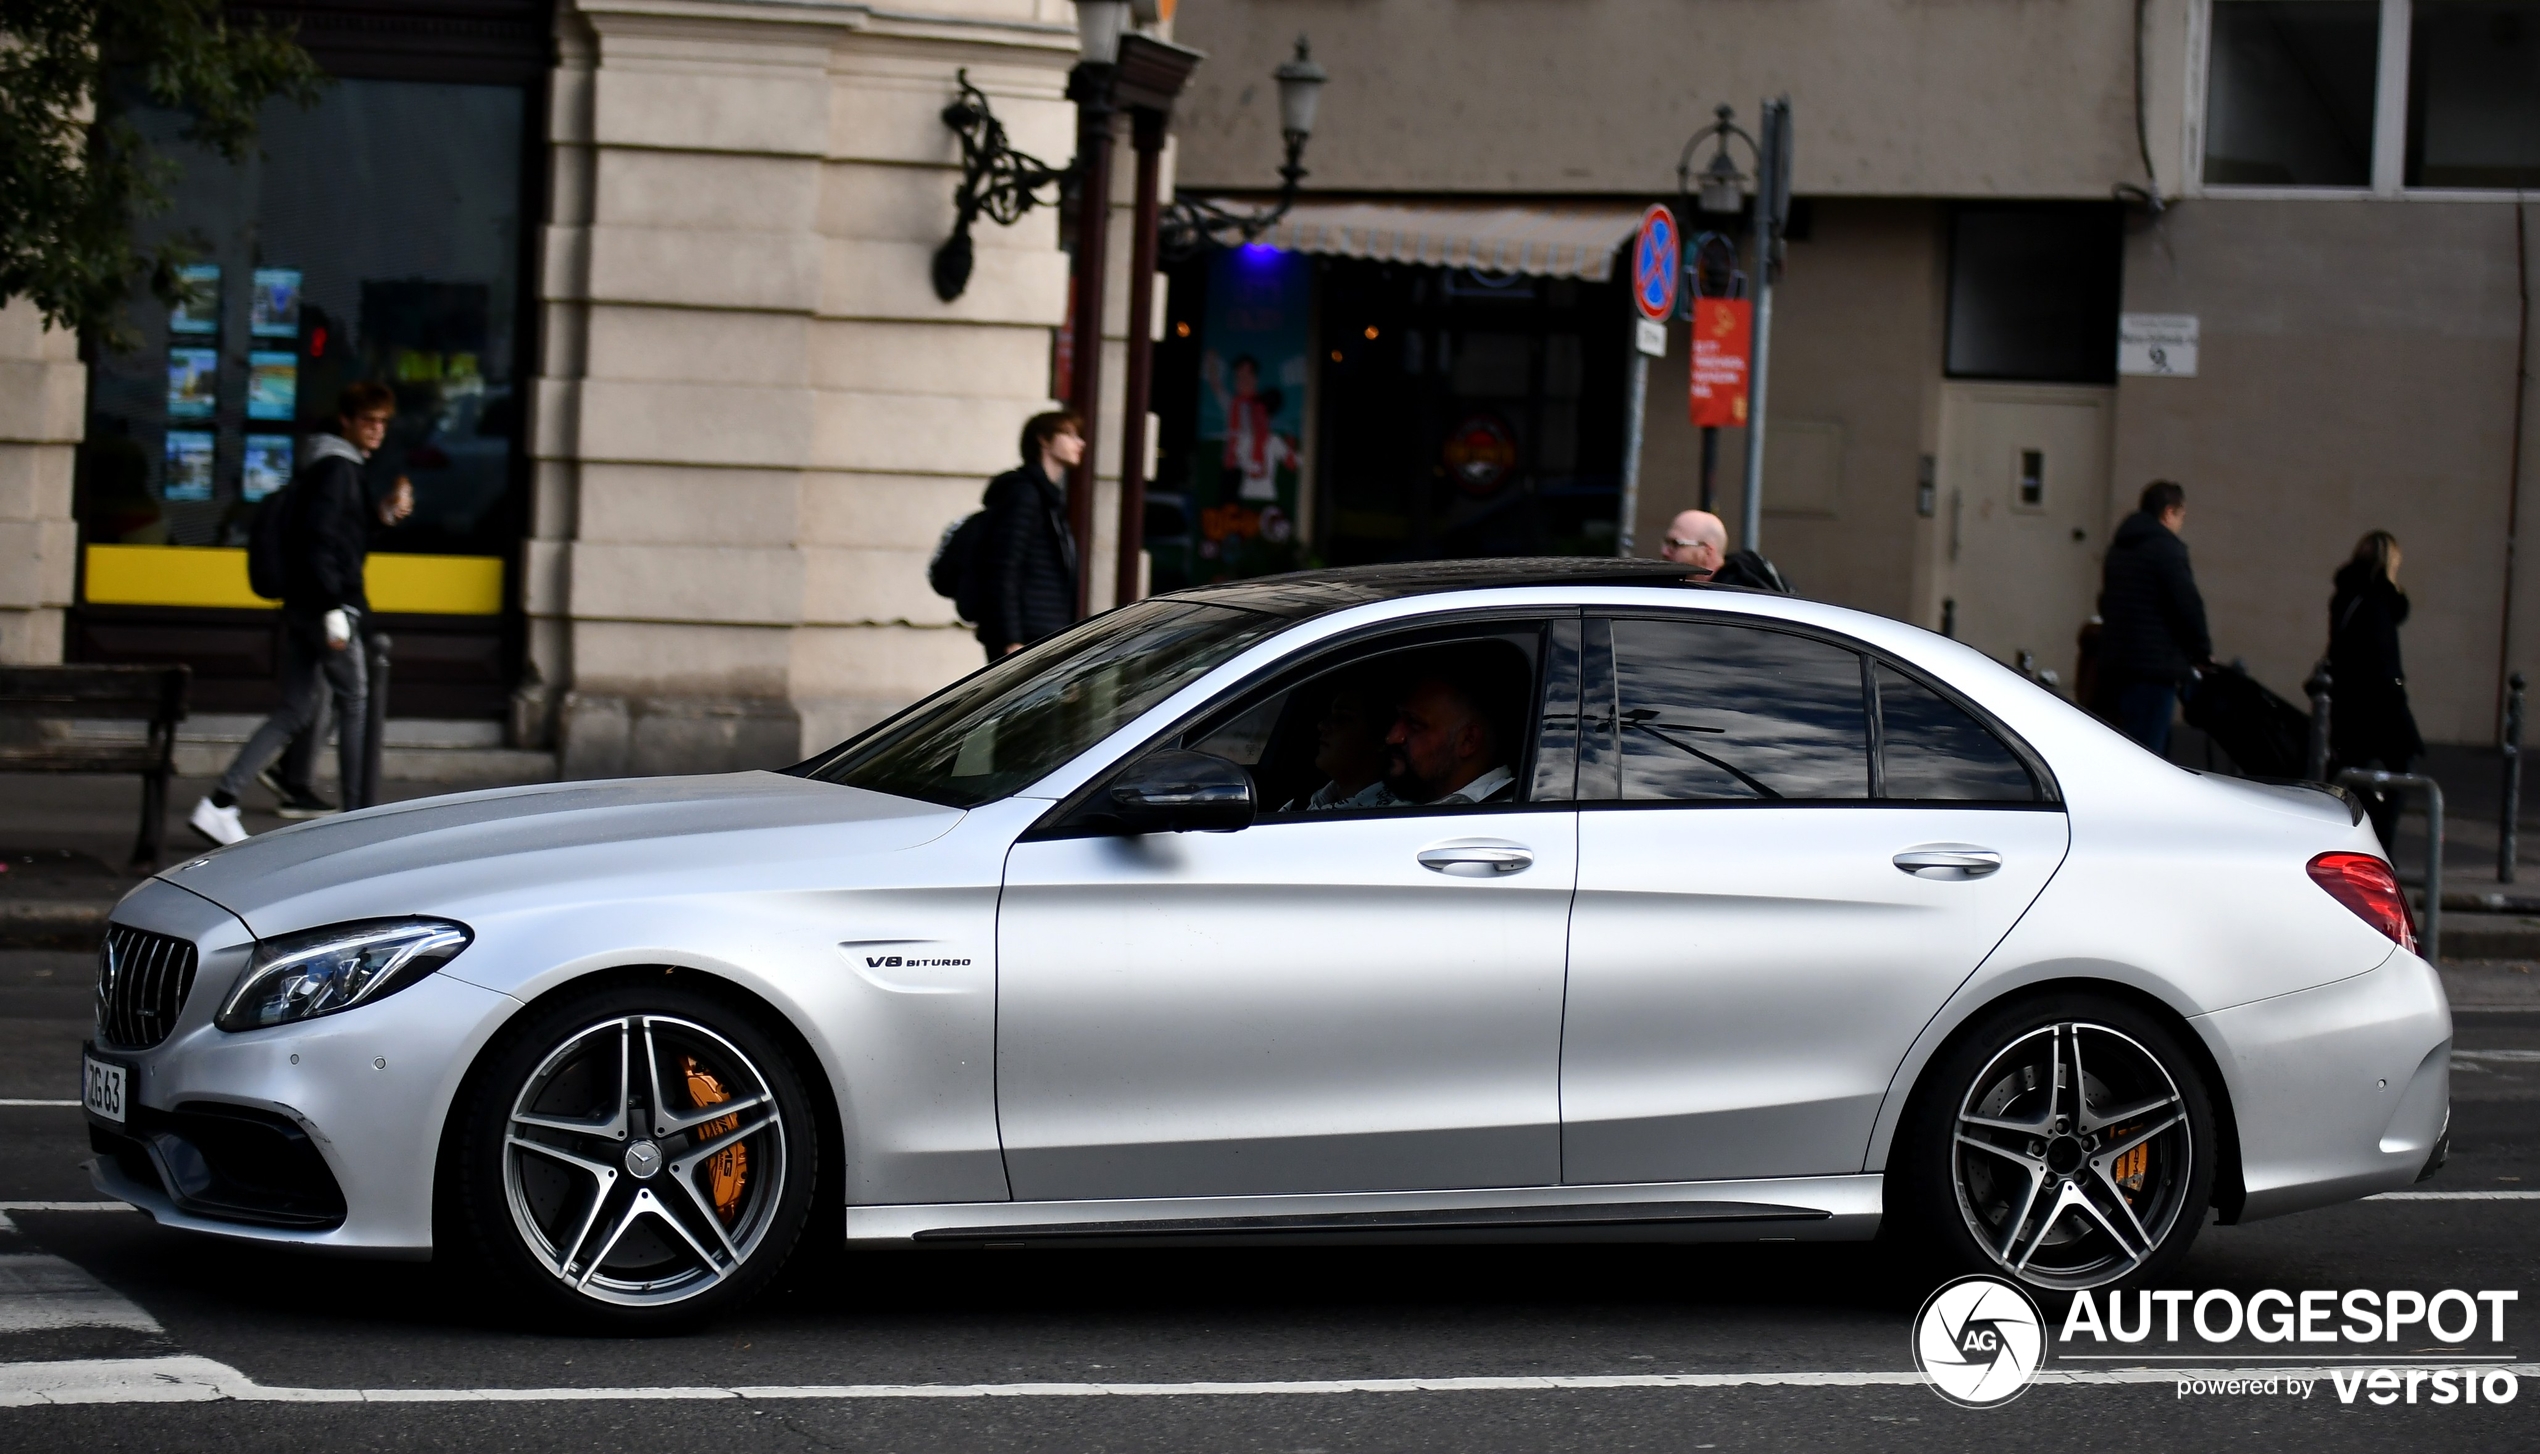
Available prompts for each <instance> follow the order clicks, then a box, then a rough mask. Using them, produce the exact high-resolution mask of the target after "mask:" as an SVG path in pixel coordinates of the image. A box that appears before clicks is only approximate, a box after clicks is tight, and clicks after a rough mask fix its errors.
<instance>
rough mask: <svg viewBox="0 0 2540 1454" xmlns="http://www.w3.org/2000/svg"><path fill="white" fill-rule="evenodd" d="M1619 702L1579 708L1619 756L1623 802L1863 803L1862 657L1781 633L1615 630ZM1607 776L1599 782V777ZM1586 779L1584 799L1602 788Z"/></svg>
mask: <svg viewBox="0 0 2540 1454" xmlns="http://www.w3.org/2000/svg"><path fill="white" fill-rule="evenodd" d="M1611 626H1612V632H1613V643H1614V672H1613V677H1612V682H1613V687H1612V690H1613V700H1612V702H1611V703H1610V704H1595V705H1589V704H1585V703H1583V704H1582V708H1581V710H1582V713H1583V714H1585V715H1588V716H1590V717H1591V718H1599V719H1602V720H1601V721H1597V722H1595V723H1593V727H1594V728H1597V729H1601V732H1600V735H1603V736H1606V737H1607V739H1608V740H1609V741H1612V742H1613V743H1614V745H1615V746H1616V748H1617V749H1618V751H1619V757H1620V760H1621V774H1620V776H1621V784H1620V793H1619V795H1620V796H1621V797H1623V798H1625V799H1640V800H1647V799H1663V800H1669V801H1675V802H1704V801H1745V802H1752V801H1759V800H1771V799H1777V798H1798V799H1810V798H1814V799H1825V798H1866V797H1868V796H1869V791H1870V749H1869V728H1868V718H1867V715H1866V714H1865V713H1864V712H1863V710H1862V699H1861V658H1860V657H1859V656H1857V655H1855V654H1854V653H1852V652H1850V651H1846V650H1844V649H1843V648H1842V647H1839V646H1833V645H1829V644H1828V643H1826V642H1823V641H1817V640H1813V639H1811V638H1809V637H1805V636H1794V635H1791V634H1789V633H1787V632H1782V631H1762V630H1757V629H1755V628H1753V627H1749V626H1729V625H1719V624H1714V623H1711V622H1699V621H1631V620H1620V621H1615V622H1613V623H1611ZM1600 776H1601V774H1600ZM1589 777H1590V774H1588V773H1587V772H1586V771H1584V770H1583V771H1582V772H1581V774H1580V778H1581V780H1580V784H1579V794H1580V796H1581V797H1583V798H1586V797H1602V796H1607V795H1609V794H1610V793H1612V792H1613V791H1614V790H1613V788H1612V787H1611V786H1610V782H1611V780H1610V779H1609V780H1607V783H1600V784H1594V785H1592V784H1591V782H1590V781H1589Z"/></svg>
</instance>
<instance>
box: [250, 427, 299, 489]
mask: <svg viewBox="0 0 2540 1454" xmlns="http://www.w3.org/2000/svg"><path fill="white" fill-rule="evenodd" d="M239 480H240V483H241V488H240V490H239V492H238V493H239V495H240V497H241V498H243V499H245V500H246V501H247V502H248V503H249V504H254V503H255V502H256V501H258V500H261V499H263V498H264V497H265V496H267V495H270V494H272V493H273V492H274V491H276V490H279V489H281V488H282V487H283V486H284V485H287V484H289V483H291V436H290V435H288V434H250V435H248V436H247V458H246V467H245V469H244V470H243V471H242V472H241V473H240V475H239Z"/></svg>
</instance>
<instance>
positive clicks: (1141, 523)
mask: <svg viewBox="0 0 2540 1454" xmlns="http://www.w3.org/2000/svg"><path fill="white" fill-rule="evenodd" d="M1200 59H1201V57H1200V53H1199V52H1198V51H1195V50H1192V49H1190V48H1188V47H1186V46H1178V45H1173V44H1170V43H1168V42H1165V41H1160V40H1157V39H1156V38H1155V37H1153V36H1148V35H1132V36H1128V37H1126V38H1124V39H1123V40H1122V41H1121V43H1120V60H1119V69H1118V71H1117V73H1116V74H1115V76H1114V78H1113V81H1112V90H1113V96H1114V99H1115V100H1117V101H1118V103H1119V104H1120V105H1121V106H1123V107H1124V108H1126V109H1127V110H1128V112H1129V134H1130V141H1131V145H1132V146H1134V147H1135V148H1136V151H1137V155H1138V182H1137V202H1136V207H1135V210H1134V211H1132V212H1131V214H1130V228H1129V338H1128V355H1129V358H1128V365H1129V366H1128V370H1127V378H1126V379H1125V380H1123V384H1122V393H1121V399H1120V418H1121V429H1120V522H1119V539H1118V544H1119V551H1118V557H1117V560H1116V561H1115V569H1114V571H1113V575H1112V591H1111V601H1112V604H1113V605H1115V606H1125V605H1127V604H1128V603H1129V602H1131V601H1133V600H1136V599H1137V598H1138V594H1139V590H1140V587H1141V586H1142V585H1143V582H1142V581H1140V579H1139V570H1138V565H1139V561H1140V557H1141V556H1142V555H1143V554H1144V553H1145V549H1146V510H1147V400H1148V398H1149V394H1150V390H1151V388H1152V386H1153V384H1154V381H1155V338H1154V333H1155V253H1156V233H1157V221H1158V217H1159V215H1160V212H1161V199H1160V195H1159V194H1160V192H1161V190H1162V174H1163V166H1164V133H1165V129H1166V127H1167V126H1168V125H1170V124H1171V122H1172V119H1173V103H1174V101H1175V100H1176V99H1178V98H1179V97H1180V96H1181V94H1182V87H1183V85H1184V84H1185V83H1187V82H1188V81H1189V80H1190V77H1191V72H1192V71H1194V70H1197V69H1198V68H1199V63H1200Z"/></svg>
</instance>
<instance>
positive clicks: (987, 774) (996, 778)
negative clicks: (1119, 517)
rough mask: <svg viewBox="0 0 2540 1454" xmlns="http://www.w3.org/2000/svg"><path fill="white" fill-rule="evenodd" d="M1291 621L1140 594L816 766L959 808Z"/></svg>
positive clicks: (1054, 762)
mask: <svg viewBox="0 0 2540 1454" xmlns="http://www.w3.org/2000/svg"><path fill="white" fill-rule="evenodd" d="M1286 625H1287V623H1286V622H1284V621H1282V620H1280V619H1279V618H1278V617H1276V616H1266V615H1263V614H1261V613H1260V612H1257V611H1237V610H1232V609H1230V608H1228V607H1225V606H1203V605H1198V604H1195V603H1193V602H1189V601H1175V600H1170V599H1164V600H1148V601H1140V602H1138V603H1137V604H1136V605H1133V606H1125V607H1122V608H1121V609H1120V610H1117V611H1111V612H1107V613H1105V614H1104V615H1101V616H1098V617H1096V618H1095V619H1093V620H1091V621H1088V622H1086V623H1085V624H1084V625H1082V626H1079V627H1077V628H1075V629H1074V630H1072V631H1068V632H1065V633H1063V634H1061V635H1058V636H1054V637H1052V638H1050V639H1049V640H1047V641H1044V642H1042V643H1041V644H1040V645H1038V646H1033V647H1029V648H1026V649H1025V650H1022V651H1018V652H1016V653H1015V654H1013V655H1012V656H1009V657H1006V658H1004V659H1002V660H1000V661H999V662H998V663H997V664H996V665H994V666H992V667H990V668H988V669H987V670H986V671H983V672H980V673H978V674H977V675H975V676H970V677H965V678H963V679H962V680H960V681H958V682H955V683H953V684H952V685H951V686H949V687H946V688H945V689H944V690H943V691H941V692H939V693H937V694H936V695H935V697H934V698H933V699H932V700H930V701H927V702H925V703H922V704H920V705H919V706H917V707H916V708H914V709H912V710H911V711H910V712H909V713H908V714H907V715H906V716H904V717H902V718H901V719H900V720H898V721H896V722H892V723H887V724H885V725H884V726H883V727H882V728H880V729H879V730H877V731H876V732H875V733H874V734H873V735H872V736H871V737H869V738H867V739H864V740H862V741H858V742H854V743H850V744H849V745H848V746H847V747H846V748H845V749H843V750H841V751H840V752H838V753H836V754H835V755H833V756H832V757H831V758H830V759H829V760H828V761H826V762H823V763H821V764H819V765H818V766H816V767H814V768H813V769H811V772H810V774H809V775H810V776H812V777H815V778H819V779H821V780H823V781H826V782H833V783H846V784H849V785H851V786H854V787H859V788H870V789H872V790H873V791H875V792H877V793H893V794H896V795H898V796H900V797H903V798H918V799H921V800H923V801H926V802H930V803H944V804H947V805H949V806H952V807H956V808H971V807H976V806H978V805H979V804H981V803H986V802H993V801H994V800H996V799H998V798H1002V797H1004V796H1006V795H1007V794H1009V793H1012V792H1014V791H1015V790H1016V789H1018V788H1023V787H1028V786H1030V785H1031V784H1032V783H1034V782H1037V781H1039V780H1040V779H1041V778H1043V777H1045V776H1047V775H1048V774H1049V773H1051V772H1053V771H1055V770H1056V769H1057V768H1058V767H1059V766H1061V765H1062V764H1064V763H1065V762H1067V761H1068V760H1069V759H1070V758H1073V757H1074V756H1076V754H1078V753H1080V752H1082V751H1084V750H1085V749H1086V748H1088V747H1091V746H1093V745H1094V744H1095V743H1097V742H1100V741H1101V740H1103V739H1104V738H1106V737H1108V736H1110V735H1111V734H1112V733H1113V732H1115V731H1117V730H1119V728H1120V727H1122V726H1123V725H1125V724H1126V723H1127V722H1128V721H1129V719H1130V718H1132V717H1135V716H1137V715H1138V714H1139V713H1141V712H1143V711H1145V710H1146V709H1147V708H1149V707H1152V706H1154V705H1155V704H1156V703H1158V702H1160V701H1162V700H1164V698H1165V697H1167V696H1169V695H1171V694H1172V692H1173V691H1175V690H1176V689H1177V688H1179V687H1181V686H1183V685H1184V684H1186V683H1188V682H1190V681H1192V680H1193V679H1195V678H1197V677H1198V676H1200V675H1201V674H1202V673H1204V672H1206V671H1208V670H1209V669H1210V668H1212V667H1214V666H1216V665H1217V664H1218V663H1220V662H1223V661H1225V660H1226V659H1228V658H1229V657H1232V656H1233V655H1235V654H1236V653H1237V652H1239V651H1242V650H1243V649H1244V648H1245V647H1247V646H1250V645H1252V644H1253V643H1254V642H1256V641H1258V640H1260V639H1261V638H1263V637H1265V636H1267V635H1269V634H1270V633H1272V632H1274V631H1277V630H1280V629H1281V628H1283V627H1284V626H1286Z"/></svg>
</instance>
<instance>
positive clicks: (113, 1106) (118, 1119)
mask: <svg viewBox="0 0 2540 1454" xmlns="http://www.w3.org/2000/svg"><path fill="white" fill-rule="evenodd" d="M79 1069H80V1076H79V1081H80V1103H81V1104H82V1105H85V1106H86V1107H88V1114H90V1115H92V1116H95V1117H97V1118H98V1119H99V1120H101V1121H112V1122H114V1123H115V1124H116V1125H118V1126H120V1125H122V1124H123V1119H124V1088H125V1086H126V1084H127V1083H128V1081H129V1080H130V1078H131V1074H132V1072H131V1071H130V1070H128V1069H126V1068H125V1067H123V1066H120V1065H117V1064H115V1063H114V1062H112V1061H108V1060H99V1059H98V1058H97V1057H95V1056H93V1055H83V1056H81V1057H80V1058H79Z"/></svg>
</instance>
